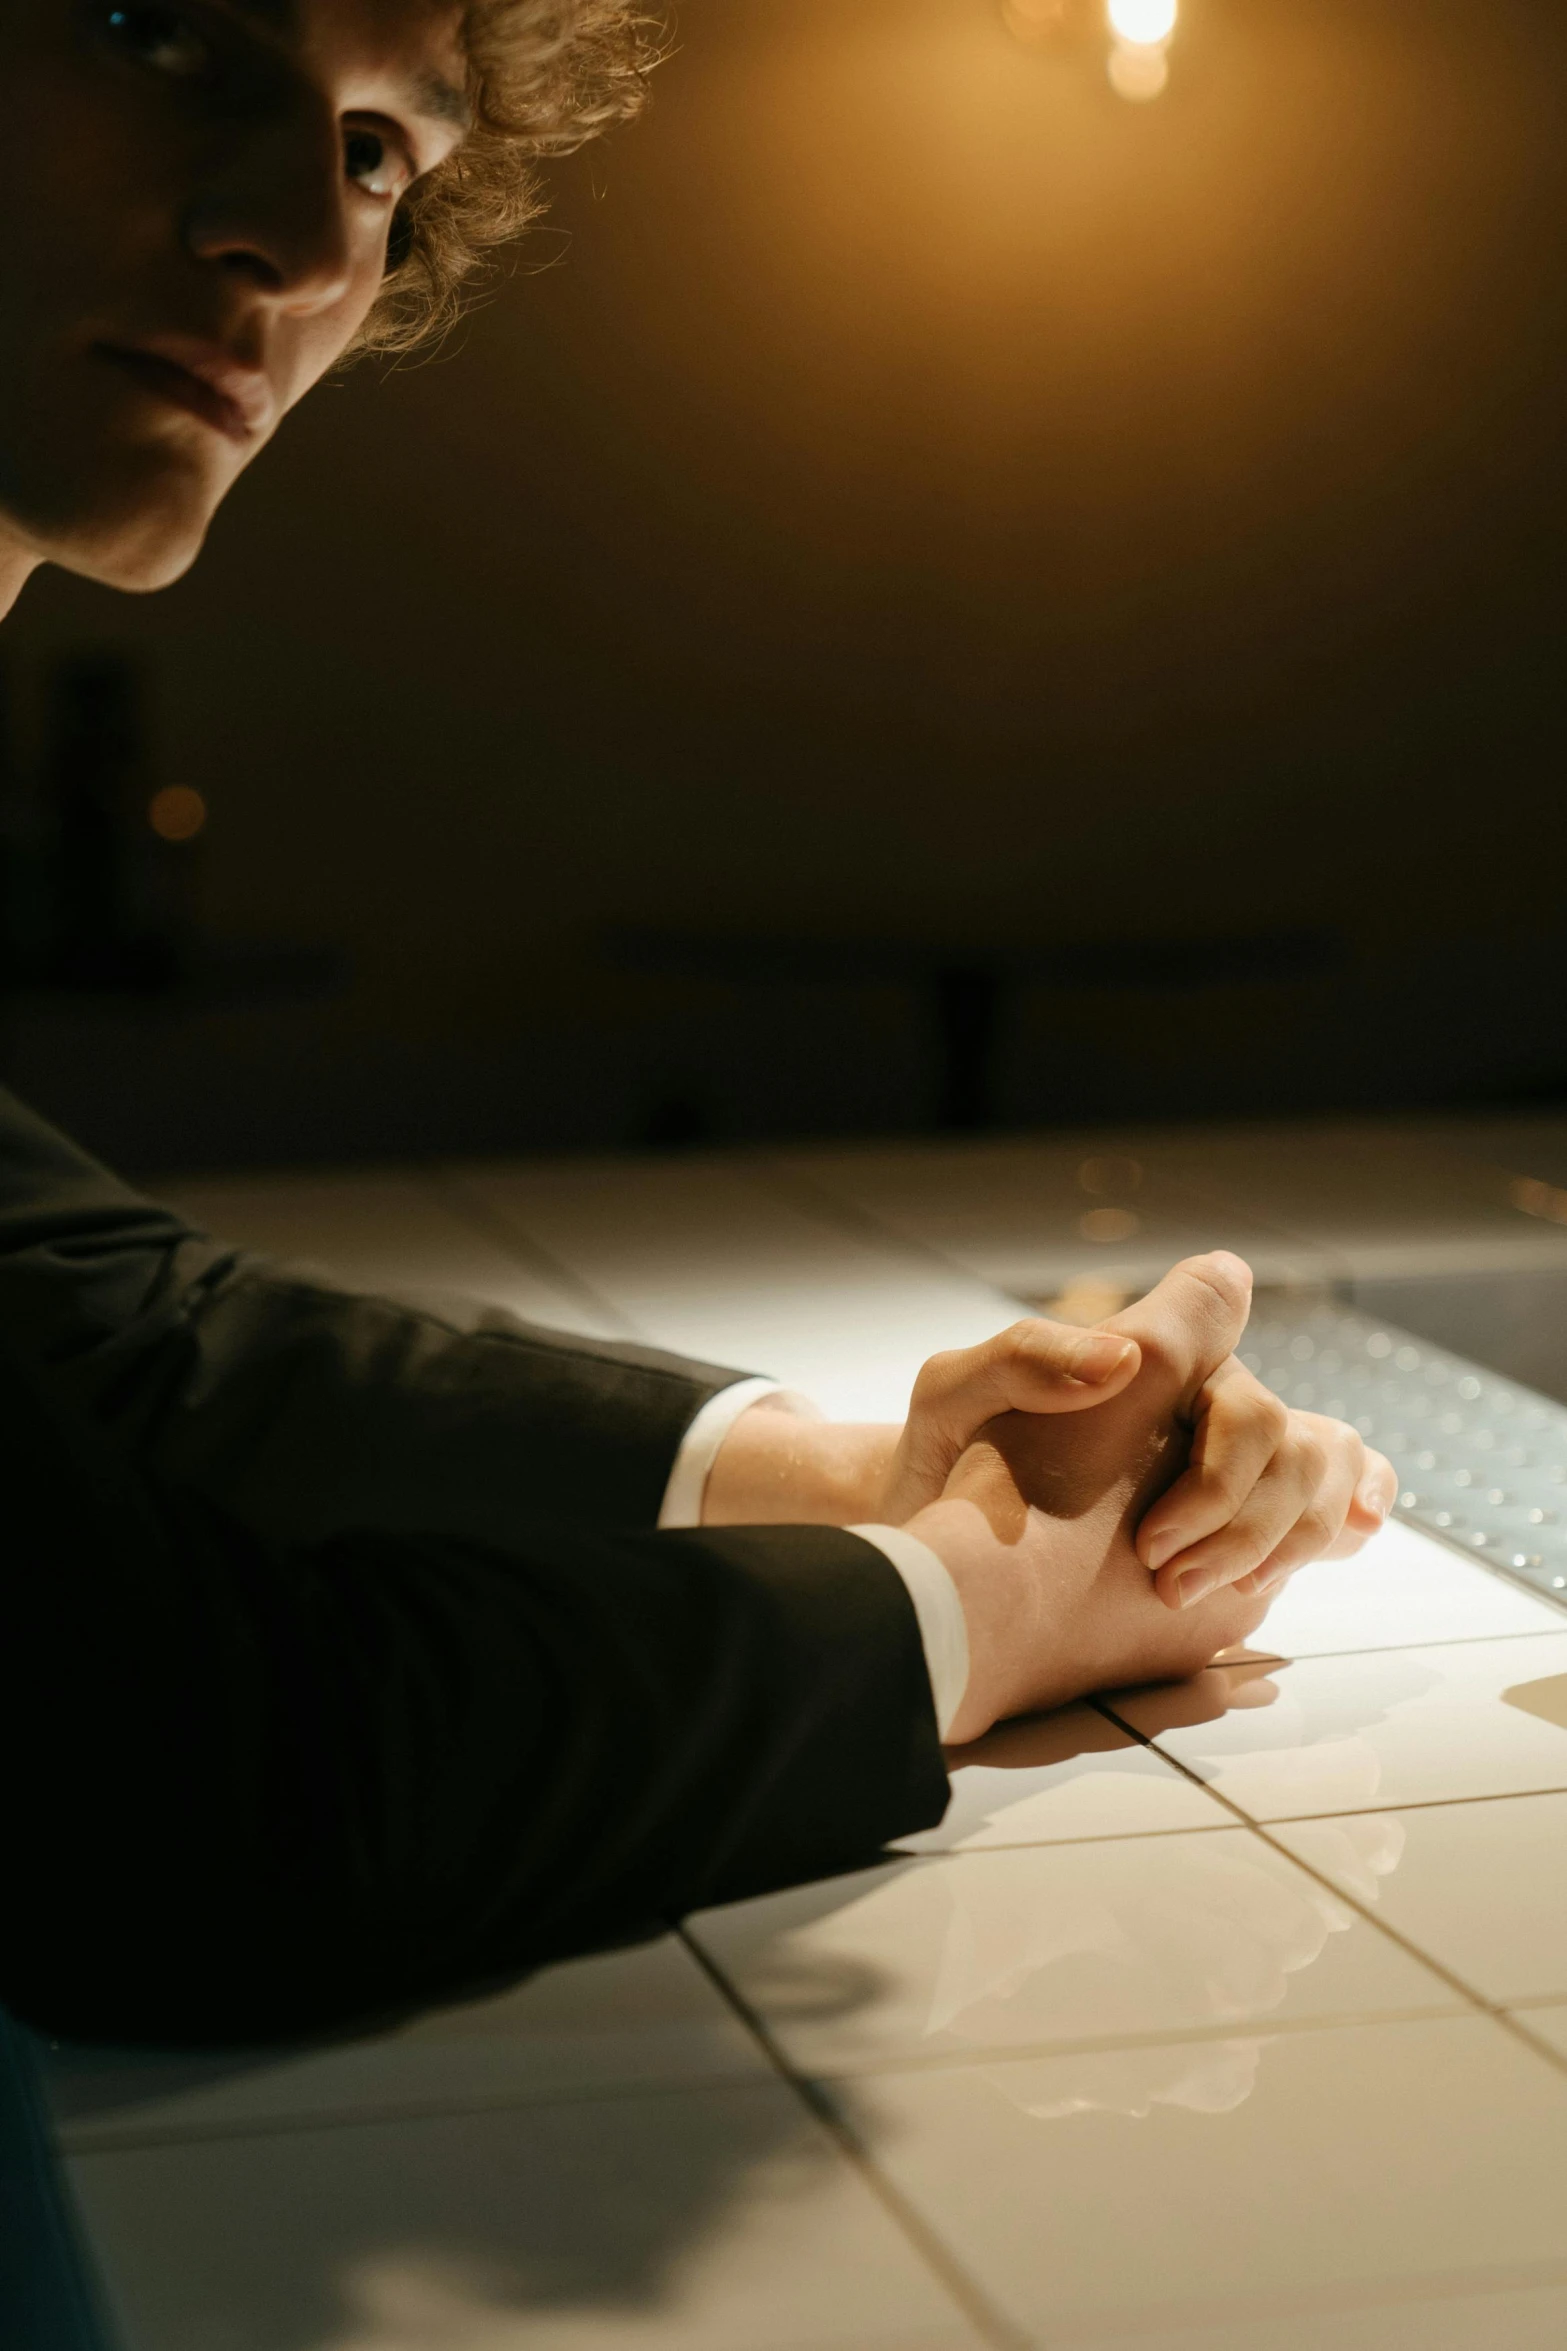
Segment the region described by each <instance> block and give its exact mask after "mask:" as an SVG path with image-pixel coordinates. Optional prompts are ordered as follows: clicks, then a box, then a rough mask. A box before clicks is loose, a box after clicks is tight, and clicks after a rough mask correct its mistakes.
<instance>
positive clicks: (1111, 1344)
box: [1072, 1331, 1132, 1388]
mask: <svg viewBox="0 0 1567 2351" xmlns="http://www.w3.org/2000/svg"><path fill="white" fill-rule="evenodd" d="M1131 1352H1132V1342H1131V1340H1130V1339H1118V1338H1116V1337H1115V1335H1114V1333H1113V1332H1111V1331H1095V1332H1094V1333H1093V1335H1092V1336H1091V1337H1089V1338H1086V1339H1083V1340H1080V1341H1079V1343H1078V1346H1077V1350H1076V1352H1075V1353H1074V1355H1073V1357H1072V1376H1073V1378H1074V1379H1079V1380H1083V1381H1085V1382H1086V1383H1087V1385H1088V1386H1089V1387H1091V1388H1097V1387H1099V1386H1101V1385H1102V1384H1103V1382H1104V1381H1106V1380H1107V1379H1109V1378H1110V1377H1111V1376H1112V1374H1113V1373H1115V1372H1118V1371H1119V1370H1120V1368H1121V1366H1122V1364H1123V1363H1124V1362H1125V1361H1126V1359H1127V1357H1128V1356H1129V1355H1130V1354H1131Z"/></svg>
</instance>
